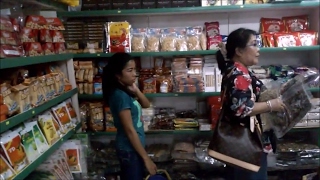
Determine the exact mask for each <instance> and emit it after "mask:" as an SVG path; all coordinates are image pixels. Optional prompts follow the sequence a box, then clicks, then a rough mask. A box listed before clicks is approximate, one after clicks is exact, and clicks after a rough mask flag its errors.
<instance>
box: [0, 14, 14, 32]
mask: <svg viewBox="0 0 320 180" xmlns="http://www.w3.org/2000/svg"><path fill="white" fill-rule="evenodd" d="M0 30H2V31H9V32H13V26H12V23H11V21H10V18H9V16H0Z"/></svg>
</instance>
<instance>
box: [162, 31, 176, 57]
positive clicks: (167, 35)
mask: <svg viewBox="0 0 320 180" xmlns="http://www.w3.org/2000/svg"><path fill="white" fill-rule="evenodd" d="M176 39H177V33H176V32H175V29H173V28H165V29H161V38H160V43H161V44H160V47H161V51H162V52H166V51H176Z"/></svg>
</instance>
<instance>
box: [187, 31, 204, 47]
mask: <svg viewBox="0 0 320 180" xmlns="http://www.w3.org/2000/svg"><path fill="white" fill-rule="evenodd" d="M201 33H202V28H201V27H188V28H187V46H188V50H189V51H196V50H201V44H200V37H201Z"/></svg>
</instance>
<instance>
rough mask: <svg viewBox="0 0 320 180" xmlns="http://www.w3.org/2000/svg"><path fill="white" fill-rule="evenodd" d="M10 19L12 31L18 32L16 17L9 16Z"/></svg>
mask: <svg viewBox="0 0 320 180" xmlns="http://www.w3.org/2000/svg"><path fill="white" fill-rule="evenodd" d="M10 21H11V23H12V27H13V31H15V32H19V31H20V24H19V22H18V19H16V18H10Z"/></svg>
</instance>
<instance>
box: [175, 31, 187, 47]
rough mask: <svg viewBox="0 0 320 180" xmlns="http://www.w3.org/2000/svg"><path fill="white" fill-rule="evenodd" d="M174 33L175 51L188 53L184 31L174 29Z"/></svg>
mask: <svg viewBox="0 0 320 180" xmlns="http://www.w3.org/2000/svg"><path fill="white" fill-rule="evenodd" d="M176 33H177V38H176V51H188V46H187V36H186V29H185V28H176Z"/></svg>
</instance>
